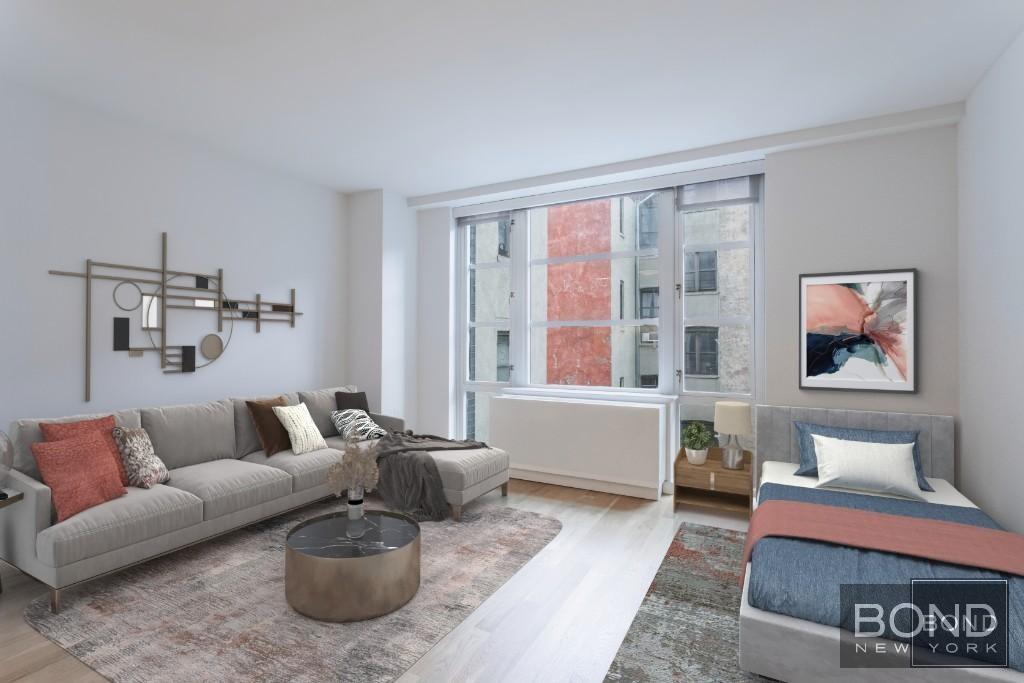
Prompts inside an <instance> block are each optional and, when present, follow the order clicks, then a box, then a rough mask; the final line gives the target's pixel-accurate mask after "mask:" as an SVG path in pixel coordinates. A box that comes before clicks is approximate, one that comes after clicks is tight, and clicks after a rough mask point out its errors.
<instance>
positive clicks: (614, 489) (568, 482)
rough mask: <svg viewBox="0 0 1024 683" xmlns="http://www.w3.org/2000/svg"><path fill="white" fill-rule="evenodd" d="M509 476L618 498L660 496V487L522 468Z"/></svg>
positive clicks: (514, 468)
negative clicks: (610, 494) (597, 492)
mask: <svg viewBox="0 0 1024 683" xmlns="http://www.w3.org/2000/svg"><path fill="white" fill-rule="evenodd" d="M509 476H510V477H511V478H512V479H523V480H526V481H536V482H540V483H542V484H555V485H557V486H568V487H570V488H574V489H584V490H586V491H600V492H601V493H612V494H615V495H619V496H631V497H633V498H646V499H647V500H658V498H660V496H661V487H659V486H637V485H635V484H623V483H620V482H615V481H602V480H600V479H588V478H586V477H578V476H573V475H567V474H556V473H554V472H541V471H538V470H534V469H527V468H522V467H512V468H510V469H509Z"/></svg>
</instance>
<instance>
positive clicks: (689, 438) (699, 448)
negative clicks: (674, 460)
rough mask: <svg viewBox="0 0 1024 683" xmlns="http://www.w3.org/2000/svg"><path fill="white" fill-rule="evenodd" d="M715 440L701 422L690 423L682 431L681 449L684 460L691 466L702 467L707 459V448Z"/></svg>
mask: <svg viewBox="0 0 1024 683" xmlns="http://www.w3.org/2000/svg"><path fill="white" fill-rule="evenodd" d="M714 440H715V435H714V434H712V433H711V430H710V429H708V428H707V425H705V424H704V423H703V422H691V423H690V424H688V425H686V429H684V430H683V448H685V449H686V459H687V460H688V461H689V462H690V464H691V465H703V464H704V461H706V460H707V459H708V446H710V445H711V442H712V441H714Z"/></svg>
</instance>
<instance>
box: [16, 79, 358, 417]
mask: <svg viewBox="0 0 1024 683" xmlns="http://www.w3.org/2000/svg"><path fill="white" fill-rule="evenodd" d="M0 149H2V150H3V151H2V153H0V358H2V359H3V360H2V362H0V386H2V387H3V393H2V399H0V401H2V403H0V425H5V424H7V422H9V421H10V420H11V419H13V418H17V417H33V416H39V417H45V416H57V415H67V414H74V413H80V412H83V411H89V412H93V411H103V410H112V409H116V408H121V407H130V406H144V405H161V404H172V403H185V402H191V401H200V400H207V399H217V398H224V397H227V396H250V395H256V394H266V393H271V392H280V391H286V390H295V389H301V388H312V387H322V386H331V385H336V384H340V383H344V382H347V381H349V380H350V377H349V376H348V375H347V373H346V360H345V359H346V348H345V344H346V337H345V334H344V329H345V325H346V318H347V310H346V309H347V302H346V297H345V282H346V272H345V269H346V258H345V256H344V255H345V252H346V250H347V238H346V230H345V206H344V205H345V202H344V198H342V197H340V196H339V195H338V194H337V193H335V192H334V191H332V190H329V189H327V188H324V187H320V186H317V185H313V184H309V183H306V182H302V181H299V180H296V179H294V178H292V177H289V176H286V175H283V174H280V173H277V172H273V171H269V170H265V169H263V168H260V167H257V166H255V165H252V164H249V163H246V162H243V161H240V160H237V159H234V158H231V157H228V156H225V155H221V154H219V153H216V152H215V151H212V150H210V149H208V148H206V147H204V146H201V145H198V144H195V143H193V142H190V141H185V140H181V139H178V138H175V137H171V136H167V135H165V134H163V133H161V132H159V131H157V130H154V129H152V128H148V127H144V126H140V125H136V124H134V123H133V122H131V121H127V120H123V119H120V118H115V117H112V116H109V115H107V114H104V113H100V112H97V111H94V110H91V109H87V108H83V107H80V106H79V105H75V104H71V103H69V102H66V101H63V100H60V99H55V98H51V97H49V96H46V95H41V94H38V93H35V92H32V91H29V90H26V89H24V88H22V87H21V86H15V85H13V84H10V83H0ZM161 231H167V232H168V233H169V236H168V237H169V245H170V249H169V252H170V255H169V258H170V267H171V268H172V269H180V270H188V271H198V272H216V270H217V268H223V269H224V273H225V276H224V279H225V286H226V291H227V293H228V295H229V296H235V297H237V298H246V299H251V298H253V296H254V295H255V294H256V293H257V292H259V293H261V294H262V295H263V297H264V298H265V299H270V300H280V301H285V300H287V297H288V291H289V289H290V288H292V287H294V288H295V289H296V290H297V297H298V298H297V301H298V307H299V310H301V311H302V312H303V313H304V315H303V316H302V317H301V318H299V321H298V324H297V326H296V327H295V329H291V328H289V327H288V326H287V325H278V324H269V323H268V324H265V325H264V326H263V331H262V332H261V333H260V334H256V331H255V326H254V324H253V323H251V322H246V323H237V327H236V329H235V331H234V333H233V337H232V339H231V342H230V344H229V346H228V348H227V351H226V352H225V354H224V356H223V357H222V358H221V359H219V360H218V361H217V362H216V363H214V364H213V365H211V366H209V367H208V368H204V369H201V370H199V371H197V372H196V373H195V374H194V375H193V374H188V375H165V374H163V373H162V372H161V370H160V366H159V361H158V360H157V358H156V356H155V355H152V354H147V355H146V356H145V357H144V358H141V359H136V358H128V356H127V354H125V353H115V352H113V350H112V347H113V341H112V336H113V334H112V322H111V320H112V318H113V317H114V316H115V315H122V316H124V315H129V316H138V315H139V312H138V311H136V312H134V313H131V314H125V313H122V312H120V311H118V309H116V308H115V307H114V305H113V302H112V296H111V295H112V291H113V285H114V284H115V283H103V284H97V285H96V287H95V292H94V297H93V300H94V312H93V328H94V329H93V344H94V350H93V401H92V402H91V403H89V404H86V403H84V401H83V398H84V396H83V381H84V380H83V375H84V332H83V328H84V301H85V294H84V281H82V280H79V279H73V278H61V277H55V276H51V275H48V274H47V271H48V270H49V269H60V270H70V271H81V270H83V269H84V262H85V259H87V258H92V259H96V260H104V261H108V262H116V263H129V264H137V265H149V266H156V267H158V266H159V259H160V233H161ZM175 313H180V316H177V315H176V316H175V317H174V318H172V339H171V340H170V341H171V342H172V343H176V344H198V343H199V341H200V339H201V336H202V335H203V334H206V333H207V332H216V324H215V322H214V324H213V325H212V326H206V325H203V324H202V322H203V321H206V319H205V318H202V317H201V316H203V315H207V314H205V313H192V312H184V311H181V312H175ZM208 315H209V316H210V319H209V320H211V321H212V320H215V317H214V314H213V313H210V314H208ZM196 316H200V317H198V318H197V317H196ZM197 321H198V322H197ZM207 322H208V321H207ZM195 325H198V326H199V327H202V328H204V329H202V330H195V329H193V326H195ZM140 326H141V321H140V320H138V319H135V318H133V323H132V343H133V345H141V342H143V337H142V332H141V330H140V329H139V328H140ZM175 331H177V334H180V335H181V338H178V337H176V336H173V335H175Z"/></svg>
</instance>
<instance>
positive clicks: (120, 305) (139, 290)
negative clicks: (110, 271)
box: [114, 280, 142, 311]
mask: <svg viewBox="0 0 1024 683" xmlns="http://www.w3.org/2000/svg"><path fill="white" fill-rule="evenodd" d="M125 285H128V286H129V287H132V288H134V289H135V294H136V295H137V296H138V297H139V299H138V301H136V302H135V303H134V304H132V305H130V306H129V305H126V304H125V303H123V302H122V301H121V300H120V299H118V298H117V293H118V292H119V291H120V290H121V287H123V286H125ZM121 296H122V297H124V296H131V294H128V295H124V294H122V295H121ZM114 305H116V306H117V307H118V308H120V309H121V310H122V311H134V310H135V309H136V308H138V307H139V306H141V305H142V288H141V287H139V286H138V285H137V284H135V283H134V282H129V281H128V280H123V281H121V282H118V283H117V286H116V287H114Z"/></svg>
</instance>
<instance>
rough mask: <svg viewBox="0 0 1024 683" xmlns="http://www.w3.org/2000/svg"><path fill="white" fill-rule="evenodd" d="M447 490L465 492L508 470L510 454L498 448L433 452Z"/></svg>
mask: <svg viewBox="0 0 1024 683" xmlns="http://www.w3.org/2000/svg"><path fill="white" fill-rule="evenodd" d="M430 454H431V455H432V456H434V462H436V463H437V471H438V472H439V473H440V475H441V482H442V483H443V484H444V487H445V488H446V489H451V490H453V491H465V490H466V489H468V488H470V487H471V486H473V485H475V484H479V483H480V482H482V481H483V480H484V479H487V478H488V477H493V476H494V475H496V474H501V473H502V472H504V471H506V470H508V453H506V452H505V451H503V450H500V449H497V448H479V449H475V450H472V451H431V452H430Z"/></svg>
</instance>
